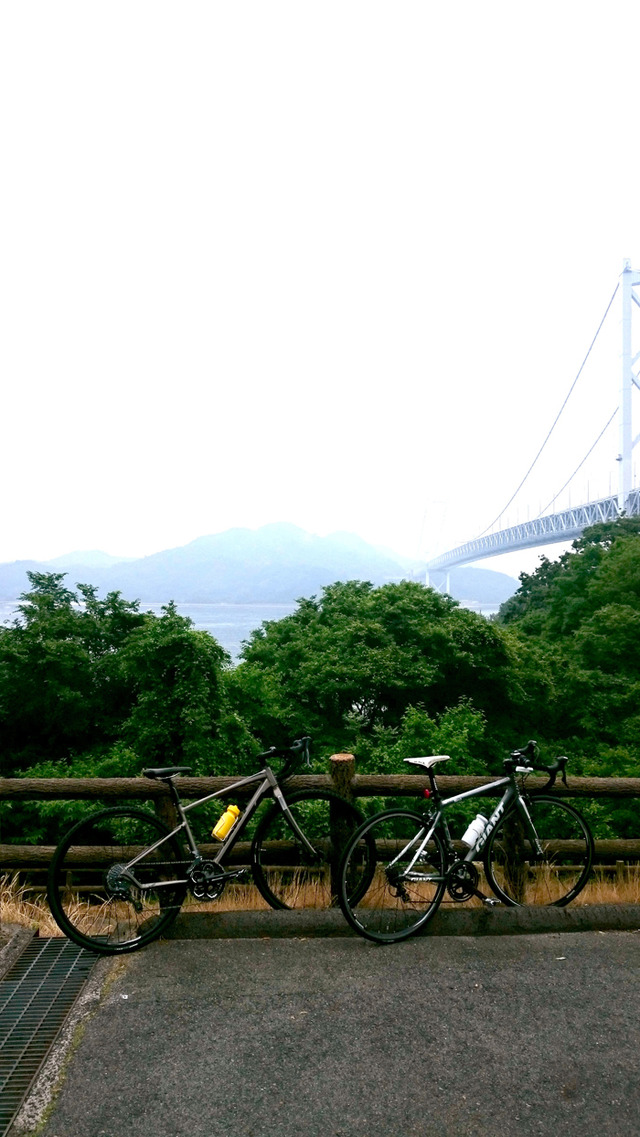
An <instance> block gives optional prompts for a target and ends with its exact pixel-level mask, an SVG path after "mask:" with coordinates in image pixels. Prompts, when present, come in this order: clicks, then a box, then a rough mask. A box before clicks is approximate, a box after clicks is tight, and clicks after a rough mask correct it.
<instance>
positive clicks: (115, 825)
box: [47, 737, 364, 955]
mask: <svg viewBox="0 0 640 1137" xmlns="http://www.w3.org/2000/svg"><path fill="white" fill-rule="evenodd" d="M309 742H310V739H309V738H306V737H305V738H300V739H298V740H297V741H296V742H294V743H293V744H292V745H291V746H289V747H285V748H284V749H276V748H275V747H272V748H271V749H270V750H268V751H266V753H264V754H260V755H259V756H258V760H259V761H260V762H261V763H263V765H262V767H261V769H259V770H258V771H257V772H256V773H255V774H252V775H250V777H247V778H240V779H239V780H238V781H237V782H234V783H233V785H231V786H227V787H226V788H225V789H222V790H218V791H216V792H215V793H212V794H207V795H206V796H205V797H202V798H199V799H198V800H197V801H190V802H188V803H184V802H183V801H182V800H181V798H180V796H179V794H178V790H177V787H176V785H175V779H176V778H177V777H178V776H180V775H186V774H189V773H190V769H189V768H188V767H186V766H166V767H162V768H159V769H149V770H143V771H142V772H143V775H144V776H145V777H147V778H152V779H154V780H157V781H161V782H164V784H165V785H166V786H167V789H168V792H169V795H170V798H171V801H172V803H173V806H174V808H175V812H176V815H177V818H178V822H177V824H176V825H175V826H173V828H169V827H168V826H167V825H165V824H164V822H163V821H161V820H160V819H159V818H158V817H157V816H156V815H155V814H154V813H153V812H152V810H149V809H145V808H136V807H131V806H122V807H116V808H114V809H105V810H101V811H99V812H98V813H91V814H90V815H89V816H87V817H86V818H84V819H83V820H82V821H80V822H78V824H77V825H75V826H74V827H73V828H72V829H71V830H70V831H69V832H68V833H67V835H66V837H64V838H63V840H62V841H61V842H60V844H59V845H58V847H57V849H56V851H55V853H54V855H53V859H52V861H51V865H50V868H49V876H48V882H47V895H48V899H49V906H50V908H51V911H52V913H53V916H54V917H55V919H56V921H57V923H58V925H59V926H60V928H61V929H62V931H63V932H64V933H65V935H67V936H68V937H69V938H70V939H72V940H74V941H75V942H76V943H78V944H80V945H81V946H82V947H85V948H88V949H90V950H92V951H96V952H100V953H102V954H105V955H114V954H116V953H121V952H129V951H133V950H135V949H136V948H140V947H143V946H144V945H145V944H148V943H150V942H151V941H152V940H155V939H156V938H157V937H158V936H160V935H161V934H162V933H163V932H164V931H166V929H167V928H168V927H169V926H170V924H171V923H172V922H173V921H174V920H175V918H176V916H177V915H178V912H179V911H180V909H181V907H182V905H183V903H184V901H185V899H186V898H187V896H188V895H189V894H190V896H191V903H193V904H194V905H195V906H197V907H200V906H201V905H203V904H206V903H209V902H212V901H215V900H218V899H219V897H220V896H221V895H222V892H223V890H224V889H225V887H226V886H227V885H229V884H231V883H233V884H237V883H238V882H241V881H244V880H245V879H246V878H247V877H249V876H252V877H253V882H254V884H255V885H256V888H257V889H258V891H259V892H260V893H261V895H262V896H263V897H264V899H265V900H266V901H267V903H268V904H269V905H271V907H272V908H297V907H309V906H310V907H328V906H330V905H332V904H333V903H335V902H336V893H337V876H338V865H339V859H340V853H341V852H342V849H343V848H344V845H345V843H346V841H347V839H348V838H349V837H350V836H351V835H352V834H353V832H354V831H355V830H356V829H357V828H358V826H359V825H360V824H361V822H362V814H361V813H360V812H359V810H357V809H356V808H355V807H354V806H353V805H351V804H350V803H349V802H347V801H345V800H344V799H343V798H342V797H340V796H339V794H337V793H334V792H333V791H331V790H323V789H318V790H315V789H309V790H300V791H297V792H295V791H294V792H291V791H290V790H289V788H288V787H287V785H286V782H287V779H288V778H289V776H290V775H291V774H292V773H294V772H295V770H296V768H297V767H298V766H300V765H301V764H302V763H306V765H307V766H308V765H309ZM275 758H283V759H284V766H283V768H282V769H281V770H280V772H279V773H277V774H276V772H275V771H274V770H273V769H272V766H271V763H272V762H273V760H274V759H275ZM248 788H253V790H254V793H253V795H252V796H251V798H250V799H249V801H248V803H247V805H246V806H245V807H244V811H243V812H241V811H240V809H239V808H238V807H237V806H235V805H230V806H228V808H227V810H225V812H224V814H223V815H222V817H221V818H220V819H219V820H218V824H216V826H215V828H214V830H213V835H214V837H215V840H214V841H213V842H212V841H211V838H210V837H209V838H208V839H207V843H206V844H202V843H198V842H197V841H196V839H195V837H194V832H193V828H192V825H193V822H192V821H191V820H190V817H192V811H193V810H197V809H199V808H200V807H202V806H204V805H206V803H207V802H211V801H213V800H214V799H216V798H220V797H223V796H224V797H230V796H233V795H234V794H235V792H236V791H238V790H246V789H248ZM269 799H271V802H272V804H271V808H270V809H268V810H267V812H266V813H264V814H263V815H262V816H261V817H260V818H259V819H258V821H257V825H255V828H253V829H252V830H251V831H249V829H248V826H249V823H250V822H251V820H252V818H254V817H255V815H256V811H257V810H258V808H259V807H260V805H261V803H263V802H264V801H268V800H269ZM208 828H210V823H209V825H208ZM249 833H250V835H249V839H247V835H248V834H249ZM243 836H244V841H241V838H242V837H243ZM363 883H364V882H363Z"/></svg>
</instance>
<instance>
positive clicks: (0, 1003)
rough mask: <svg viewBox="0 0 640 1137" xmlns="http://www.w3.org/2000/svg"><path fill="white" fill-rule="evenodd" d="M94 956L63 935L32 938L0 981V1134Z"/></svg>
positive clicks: (68, 1007) (94, 958) (35, 1071)
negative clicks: (48, 937)
mask: <svg viewBox="0 0 640 1137" xmlns="http://www.w3.org/2000/svg"><path fill="white" fill-rule="evenodd" d="M96 958H97V957H96V956H95V955H93V953H92V952H89V951H85V949H84V948H81V947H76V945H75V944H73V943H71V941H70V940H67V939H63V938H62V937H60V938H56V939H37V938H36V939H33V940H31V941H30V943H28V944H27V946H26V948H25V950H24V951H23V953H22V955H21V956H20V958H19V959H18V960H17V962H16V963H14V965H13V967H12V968H11V970H10V971H8V972H7V974H6V975H5V977H4V979H2V980H0V1137H4V1135H5V1134H6V1133H7V1131H8V1129H9V1126H10V1125H11V1122H12V1121H13V1119H14V1117H15V1115H16V1113H17V1112H18V1110H19V1108H20V1106H21V1105H22V1102H23V1101H24V1099H25V1097H26V1096H27V1093H28V1091H29V1087H30V1086H31V1084H32V1082H33V1080H34V1078H35V1077H36V1074H37V1073H38V1071H39V1070H40V1067H41V1066H42V1063H43V1062H44V1060H45V1058H46V1057H47V1055H48V1053H49V1050H50V1049H51V1046H52V1044H53V1043H54V1041H55V1039H56V1037H57V1035H58V1032H59V1031H60V1028H61V1027H62V1025H63V1023H64V1021H65V1019H66V1017H67V1015H68V1014H69V1011H70V1010H71V1008H72V1006H73V1004H74V1003H75V1001H76V999H77V997H78V995H79V993H80V991H81V990H82V987H83V986H84V984H85V982H86V980H87V978H88V976H89V972H90V971H91V968H92V967H93V965H94V963H95V962H96Z"/></svg>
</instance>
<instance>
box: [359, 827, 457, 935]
mask: <svg viewBox="0 0 640 1137" xmlns="http://www.w3.org/2000/svg"><path fill="white" fill-rule="evenodd" d="M426 834H427V824H426V822H425V818H424V817H421V816H420V814H418V813H412V812H411V811H409V810H405V809H390V810H385V812H384V813H379V814H377V815H376V816H375V817H372V818H371V819H370V820H369V821H366V822H365V823H364V825H362V826H361V827H360V829H359V830H358V832H357V833H355V834H354V836H353V838H352V840H351V841H350V843H349V845H348V846H347V849H346V851H345V854H344V857H343V861H342V865H341V871H340V882H341V888H340V893H339V899H340V907H341V908H342V911H343V913H344V915H345V917H346V919H347V921H348V923H349V924H350V925H351V927H352V928H354V929H355V931H356V932H358V933H359V934H360V935H361V936H365V937H366V938H367V939H369V940H374V941H375V942H376V943H382V944H387V943H395V942H396V941H397V940H404V939H406V938H407V937H408V936H412V935H414V934H415V933H416V932H417V931H419V930H420V928H423V927H424V925H425V924H426V923H427V921H428V920H430V919H431V917H432V916H433V915H434V914H435V912H436V911H437V908H438V905H439V904H440V901H441V900H442V896H443V893H444V889H445V872H444V865H445V855H444V848H443V845H442V842H441V840H440V837H439V836H438V834H437V833H434V834H433V836H432V837H431V838H430V840H429V844H428V845H427V847H426V848H425V849H424V851H423V852H422V853H421V854H420V857H419V858H418V860H417V861H416V862H415V864H414V863H413V862H414V858H415V856H416V852H417V851H418V850H419V848H420V844H421V842H422V841H423V840H424V837H425V836H426ZM372 843H373V848H374V849H375V862H376V863H375V868H374V872H373V873H371V872H370V871H368V870H367V874H366V878H367V880H368V882H369V883H368V884H367V886H366V888H364V889H362V888H361V889H359V890H358V891H356V892H355V900H354V899H352V898H351V896H350V893H352V892H353V889H352V885H351V882H352V880H353V879H356V880H359V881H362V879H363V872H362V866H363V865H364V864H368V863H369V862H370V858H371V847H372Z"/></svg>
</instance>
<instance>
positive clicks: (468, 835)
mask: <svg viewBox="0 0 640 1137" xmlns="http://www.w3.org/2000/svg"><path fill="white" fill-rule="evenodd" d="M487 821H488V818H487V817H485V815H484V813H478V814H477V816H476V817H474V819H473V821H472V822H471V825H469V827H468V828H467V829H466V831H465V833H464V835H463V837H462V843H463V844H464V845H468V846H469V848H471V846H472V845H475V843H476V841H477V840H478V838H479V837H481V836H482V834H483V833H484V828H485V825H486V824H487Z"/></svg>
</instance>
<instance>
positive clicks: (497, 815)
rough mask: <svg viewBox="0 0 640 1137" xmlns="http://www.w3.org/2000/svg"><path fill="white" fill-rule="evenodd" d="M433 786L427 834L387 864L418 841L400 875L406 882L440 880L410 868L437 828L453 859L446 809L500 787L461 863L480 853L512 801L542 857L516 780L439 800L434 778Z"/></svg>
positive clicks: (485, 795)
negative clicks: (502, 788)
mask: <svg viewBox="0 0 640 1137" xmlns="http://www.w3.org/2000/svg"><path fill="white" fill-rule="evenodd" d="M518 772H525V773H530V771H528V770H527V771H518V770H516V773H518ZM432 785H433V787H434V791H435V792H434V806H435V813H434V814H432V815H431V817H430V818H429V825H428V828H427V832H426V834H425V836H424V837H421V836H420V834H418V835H417V837H414V839H413V841H412V842H411V843H410V845H409V846H405V848H404V849H403V850H401V852H400V853H398V856H397V857H395V858H394V860H392V861H391V862H390V865H393V864H395V863H396V861H398V860H399V859H400V857H403V856H405V855H406V850H407V848H410V847H411V845H412V844H415V843H416V842H417V841H419V845H418V848H417V849H416V852H415V854H414V856H413V858H412V860H411V862H410V864H409V865H408V867H407V869H406V871H405V872H404V873H403V874H402V875H403V877H404V878H405V879H407V880H411V881H416V882H418V881H421V880H430V881H437V880H441V879H442V878H441V877H436V876H434V875H433V874H425V873H417V872H413V871H412V870H413V867H414V865H415V864H416V862H417V861H418V860H419V859H420V857H421V856H422V855H423V853H424V850H425V849H426V847H427V844H428V843H429V841H430V840H431V838H432V836H433V834H434V833H435V831H436V830H437V829H440V830H441V831H442V832H443V833H444V835H445V838H446V847H447V853H448V855H449V858H450V859H452V858H453V857H454V852H453V841H452V839H451V834H450V832H449V826H448V824H447V819H446V817H445V813H446V810H447V809H448V808H449V806H451V805H457V804H458V803H459V802H461V801H469V800H470V798H474V797H488V796H489V795H492V794H493V792H494V790H497V789H500V788H501V787H502V786H504V787H505V791H504V793H503V795H502V797H501V799H500V801H499V802H498V805H497V806H496V808H495V809H494V811H493V813H492V814H491V816H490V817H489V820H488V821H487V824H486V825H485V827H484V830H483V831H482V833H481V834H480V836H479V837H478V839H477V840H476V842H475V843H474V844H473V845H472V846H471V848H470V849H468V851H467V852H466V853H465V855H464V857H462V858H461V859H462V860H463V862H467V863H469V862H471V861H474V860H477V859H478V854H479V853H481V852H482V850H483V849H484V847H485V845H486V843H487V841H488V840H489V837H490V836H491V834H492V833H493V830H494V829H495V827H496V825H497V824H498V822H499V821H500V819H501V818H502V817H503V816H504V814H505V813H506V812H507V810H508V808H509V806H510V805H511V804H512V803H513V802H514V801H516V802H518V805H519V808H520V810H521V811H522V814H523V817H524V819H525V822H526V824H527V828H528V830H529V835H530V838H531V841H532V844H533V847H534V848H535V850H536V853H537V854H538V855H542V847H541V845H540V841H539V839H538V835H537V833H536V831H535V828H534V825H533V822H532V820H531V816H530V814H529V810H528V809H527V803H526V801H525V799H524V797H523V795H522V793H521V791H520V789H519V787H518V785H517V784H516V782H515V778H513V777H505V778H498V779H497V780H496V781H495V782H490V783H489V784H488V785H486V786H478V788H477V789H473V790H465V791H464V792H463V793H461V794H454V795H453V796H452V797H447V798H441V797H440V794H439V793H438V790H437V786H436V784H435V781H434V780H433V779H432Z"/></svg>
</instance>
